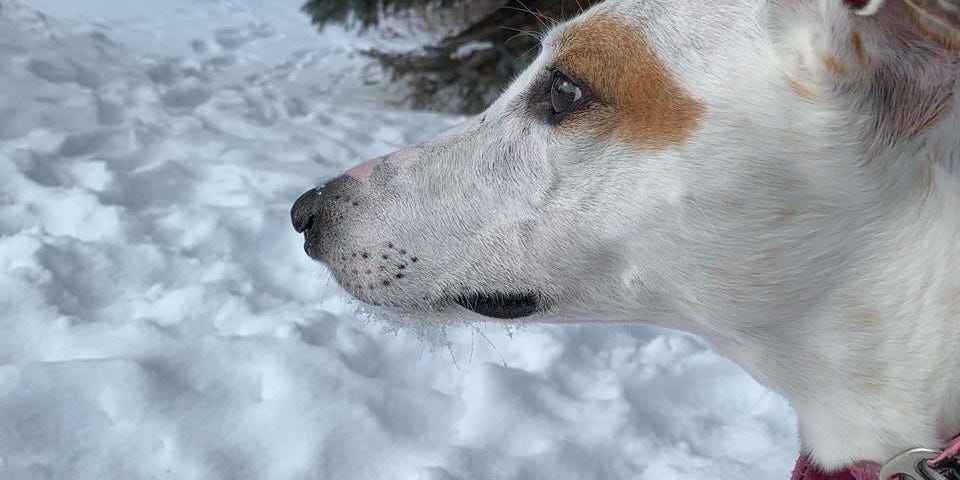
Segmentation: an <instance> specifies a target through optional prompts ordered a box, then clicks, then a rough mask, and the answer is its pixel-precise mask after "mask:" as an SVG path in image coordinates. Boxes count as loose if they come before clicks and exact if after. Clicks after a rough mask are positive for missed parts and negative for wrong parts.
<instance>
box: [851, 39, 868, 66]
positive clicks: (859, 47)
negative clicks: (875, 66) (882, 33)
mask: <svg viewBox="0 0 960 480" xmlns="http://www.w3.org/2000/svg"><path fill="white" fill-rule="evenodd" d="M850 46H851V47H853V55H854V56H855V57H857V61H859V62H860V65H863V66H868V65H870V57H868V56H867V51H866V50H865V49H864V47H863V38H861V37H860V34H859V33H857V32H855V31H854V32H852V33H850Z"/></svg>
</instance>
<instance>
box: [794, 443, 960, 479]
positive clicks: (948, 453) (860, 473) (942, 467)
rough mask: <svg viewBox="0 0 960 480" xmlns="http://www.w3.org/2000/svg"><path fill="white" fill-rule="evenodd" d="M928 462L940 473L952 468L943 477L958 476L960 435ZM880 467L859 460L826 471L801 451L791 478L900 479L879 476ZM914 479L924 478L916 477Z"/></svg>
mask: <svg viewBox="0 0 960 480" xmlns="http://www.w3.org/2000/svg"><path fill="white" fill-rule="evenodd" d="M928 464H929V465H930V466H931V467H932V468H933V469H934V470H937V471H940V472H941V473H943V472H946V471H947V470H952V471H953V472H954V473H952V475H954V476H952V477H951V476H946V477H944V478H947V479H951V480H952V479H954V478H960V437H957V438H954V439H953V440H951V441H950V442H948V443H947V447H946V448H945V449H944V451H943V453H941V454H940V455H939V456H937V457H936V458H934V459H932V460H930V461H929V463H928ZM881 468H882V466H881V465H880V464H879V463H873V462H859V463H856V464H854V465H853V466H851V467H849V468H847V469H846V470H840V471H838V472H833V473H828V472H824V471H823V470H821V469H820V468H819V467H817V466H816V465H814V463H813V461H812V460H811V459H810V456H809V455H807V454H806V453H803V454H801V455H800V459H799V460H797V466H796V467H795V468H794V470H793V476H792V477H791V478H792V479H793V480H900V479H888V478H880V469H881ZM906 480H912V479H906ZM916 480H925V479H923V478H918V479H916Z"/></svg>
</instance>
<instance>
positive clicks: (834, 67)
mask: <svg viewBox="0 0 960 480" xmlns="http://www.w3.org/2000/svg"><path fill="white" fill-rule="evenodd" d="M820 61H821V62H823V66H824V67H826V68H827V71H828V72H830V75H833V76H834V77H836V78H843V77H846V76H847V69H846V67H844V66H843V63H840V60H838V59H837V57H833V56H827V57H823V58H822V59H820Z"/></svg>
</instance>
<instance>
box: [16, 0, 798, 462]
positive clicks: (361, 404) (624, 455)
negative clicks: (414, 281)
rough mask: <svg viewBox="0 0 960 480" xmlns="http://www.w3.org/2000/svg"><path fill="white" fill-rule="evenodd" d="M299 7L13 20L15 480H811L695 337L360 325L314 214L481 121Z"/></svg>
mask: <svg viewBox="0 0 960 480" xmlns="http://www.w3.org/2000/svg"><path fill="white" fill-rule="evenodd" d="M298 6H299V0H150V1H147V0H83V1H80V0H16V1H10V0H0V479H3V480H8V479H9V480H32V479H91V480H94V479H96V480H101V479H124V480H128V479H184V480H187V479H204V480H205V479H224V480H239V479H258V480H259V479H323V480H331V479H332V480H353V479H356V480H369V479H391V480H397V479H417V480H452V479H458V480H459V479H462V480H468V479H484V480H485V479H523V480H527V479H550V480H562V479H578V480H582V479H645V480H673V479H698V480H702V479H731V480H732V479H784V478H787V476H788V471H789V468H790V466H791V464H792V460H793V458H794V455H795V451H796V448H797V445H796V440H795V435H796V434H795V427H794V417H793V414H792V413H791V412H790V409H789V408H788V407H787V406H786V404H785V403H784V402H783V401H782V400H781V399H780V398H779V397H777V396H776V395H774V394H772V393H769V392H767V391H765V390H764V389H762V388H761V387H759V386H758V385H757V384H755V383H754V382H753V381H752V380H751V379H750V378H749V377H747V376H746V375H745V374H744V373H743V372H741V371H740V370H739V369H737V368H736V367H735V366H733V365H732V364H731V363H729V362H727V361H725V360H722V359H720V358H718V357H716V356H715V355H713V354H712V353H710V352H709V351H708V350H707V349H706V348H705V347H704V346H703V345H702V344H701V343H700V342H699V341H697V340H696V339H694V338H691V337H688V336H684V335H680V334H675V333H668V332H663V331H658V330H654V329H651V328H647V327H643V326H639V325H638V326H602V325H601V326H576V325H571V326H528V327H524V328H519V329H517V328H514V329H508V328H506V327H504V326H500V325H492V324H488V325H478V326H451V327H449V328H447V329H446V332H445V336H446V339H447V341H448V342H449V345H443V344H440V345H438V344H436V343H429V342H425V341H424V340H421V339H419V338H418V336H417V335H416V334H414V333H409V332H406V331H400V332H387V331H384V328H383V327H382V326H381V325H378V324H377V323H375V322H370V321H366V320H363V319H360V318H358V317H357V316H356V314H355V313H354V311H355V308H356V305H354V304H353V303H351V302H350V301H349V300H348V299H347V298H346V297H345V296H344V294H343V293H342V291H340V290H339V288H338V287H337V286H336V285H335V284H334V283H333V282H332V281H331V279H330V277H329V276H328V275H327V274H326V273H325V272H324V271H323V270H322V269H321V267H319V266H318V265H315V264H312V263H311V262H309V261H308V259H307V258H306V257H305V256H304V255H303V252H302V249H301V239H300V238H298V236H297V235H296V234H295V233H294V232H293V231H292V229H291V228H290V227H289V225H288V216H287V215H288V214H287V212H288V208H289V206H290V204H291V202H292V201H293V199H295V198H296V196H297V195H298V194H299V193H301V192H302V191H303V190H304V189H305V188H307V187H308V186H309V185H311V184H312V183H313V182H316V181H319V180H321V179H323V178H325V177H327V176H330V175H333V174H335V173H337V172H338V171H341V170H342V169H343V168H344V167H346V166H347V165H349V164H351V163H354V162H356V161H358V160H361V159H364V158H367V157H371V156H375V155H379V154H382V153H385V152H387V151H389V150H391V149H393V148H395V147H397V146H400V145H403V144H405V143H407V142H412V141H416V140H418V139H422V138H424V137H427V136H429V135H431V134H432V133H434V132H436V131H438V130H441V129H443V128H445V127H446V126H448V125H450V124H451V123H452V122H455V121H456V119H453V118H449V117H442V116H437V115H430V114H421V113H411V112H403V111H385V110H383V109H382V108H381V107H380V104H382V102H383V101H384V100H386V97H388V96H390V95H392V93H391V91H390V90H389V89H381V88H379V87H376V86H375V85H369V84H368V82H366V81H365V79H368V78H369V77H370V73H369V72H368V71H367V70H366V69H365V65H366V64H365V62H364V61H363V60H362V59H360V58H358V57H357V56H356V55H355V54H353V50H352V48H353V46H355V45H356V43H357V40H356V39H354V38H351V36H350V35H347V34H344V33H343V32H342V31H336V30H334V31H330V32H327V33H325V34H323V35H319V34H317V33H316V32H315V31H314V30H313V29H312V28H311V27H310V26H309V25H308V24H307V22H306V18H305V17H304V16H302V15H301V14H300V13H299V12H298V11H297V9H298ZM378 96H379V97H378Z"/></svg>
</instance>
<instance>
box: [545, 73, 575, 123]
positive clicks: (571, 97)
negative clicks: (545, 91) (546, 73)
mask: <svg viewBox="0 0 960 480" xmlns="http://www.w3.org/2000/svg"><path fill="white" fill-rule="evenodd" d="M581 99H583V89H582V88H581V87H580V85H578V84H577V83H576V82H574V81H573V80H571V79H570V77H568V76H566V75H564V74H563V73H560V72H555V73H554V76H553V85H552V86H551V87H550V105H551V107H553V114H554V115H560V114H563V113H568V112H570V111H571V110H573V109H574V108H575V107H577V106H578V105H577V104H578V103H579V102H580V100H581Z"/></svg>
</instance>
